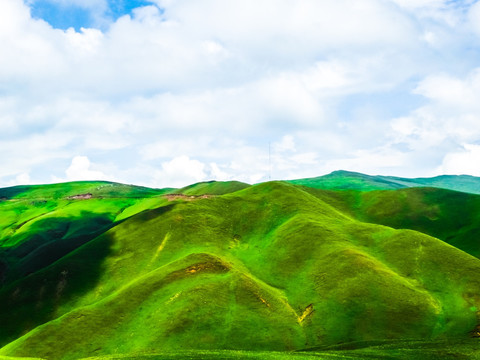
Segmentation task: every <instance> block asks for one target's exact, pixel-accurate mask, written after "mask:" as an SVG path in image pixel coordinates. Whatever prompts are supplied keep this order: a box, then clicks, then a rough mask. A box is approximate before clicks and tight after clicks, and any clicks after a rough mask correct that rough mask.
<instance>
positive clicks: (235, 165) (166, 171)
mask: <svg viewBox="0 0 480 360" xmlns="http://www.w3.org/2000/svg"><path fill="white" fill-rule="evenodd" d="M52 1H53V0H52ZM52 1H51V2H52ZM53 2H55V1H53ZM56 2H57V3H59V4H58V6H63V5H62V4H61V3H62V1H60V0H58V1H56ZM82 4H83V5H82V6H83V10H85V11H91V12H92V14H94V15H95V16H97V17H102V16H104V17H103V18H100V19H99V20H98V24H101V26H100V25H99V26H98V27H96V28H81V29H79V30H78V31H77V30H75V29H74V28H69V29H66V30H62V29H58V28H55V27H54V26H52V25H51V24H49V23H48V22H46V21H45V20H42V19H38V18H34V17H33V16H32V13H31V6H32V3H31V2H30V3H27V2H23V1H22V0H8V1H3V2H0V46H1V48H2V55H0V153H1V154H3V155H2V159H3V161H2V166H1V167H0V186H7V185H14V184H18V183H27V182H28V183H45V182H52V181H65V180H78V179H94V178H95V179H111V180H116V181H121V182H126V183H135V184H141V185H147V186H156V187H167V186H183V185H187V184H189V183H192V182H196V181H202V180H211V179H217V180H228V179H237V180H241V181H246V182H259V181H265V180H268V179H269V178H299V177H307V176H317V175H321V174H324V173H327V172H330V171H333V170H336V169H348V170H355V171H362V172H366V173H372V174H373V173H382V174H392V175H400V176H431V175H436V174H441V173H468V174H474V175H480V169H479V166H478V165H477V163H478V161H479V156H480V151H479V150H478V147H479V145H480V144H479V141H480V125H478V124H480V122H479V117H480V106H479V105H478V104H477V103H478V101H476V99H478V98H479V95H480V94H479V93H480V75H479V74H480V66H479V64H478V61H477V60H478V53H479V51H480V44H479V40H480V29H479V27H478V24H479V23H480V5H479V4H480V3H475V2H472V1H457V2H452V1H446V0H445V1H444V0H422V1H410V0H389V1H384V0H361V1H353V0H327V1H321V2H320V1H314V0H297V1H293V0H282V1H273V0H271V1H270V0H266V1H262V2H260V3H259V2H255V1H251V0H243V1H237V0H232V1H229V2H225V1H221V0H204V1H201V2H197V1H186V0H176V1H166V0H156V1H151V2H150V3H149V4H148V5H147V6H141V7H137V8H135V9H133V10H132V11H131V12H129V13H126V14H125V15H124V16H120V17H118V18H117V19H116V20H112V19H111V18H109V17H108V11H106V10H105V7H108V4H107V3H106V2H103V3H102V6H103V8H101V9H99V7H98V4H100V3H99V2H82Z"/></svg>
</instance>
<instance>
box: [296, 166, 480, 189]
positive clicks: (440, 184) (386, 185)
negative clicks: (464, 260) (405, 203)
mask: <svg viewBox="0 0 480 360" xmlns="http://www.w3.org/2000/svg"><path fill="white" fill-rule="evenodd" d="M288 182H290V183H292V184H296V185H304V186H308V187H312V188H316V189H331V190H367V191H368V190H396V189H404V188H410V187H434V188H441V189H448V190H455V191H463V192H467V193H472V194H480V178H478V177H474V176H470V175H441V176H437V177H433V178H415V179H409V178H401V177H395V176H382V175H376V176H372V175H365V174H361V173H356V172H352V171H344V170H338V171H334V172H332V173H330V174H328V175H324V176H319V177H315V178H307V179H298V180H288Z"/></svg>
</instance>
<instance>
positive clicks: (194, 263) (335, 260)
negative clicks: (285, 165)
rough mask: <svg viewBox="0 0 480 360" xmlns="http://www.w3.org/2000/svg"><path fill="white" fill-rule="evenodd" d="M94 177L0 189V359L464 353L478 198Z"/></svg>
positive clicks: (469, 350)
mask: <svg viewBox="0 0 480 360" xmlns="http://www.w3.org/2000/svg"><path fill="white" fill-rule="evenodd" d="M99 184H100V185H99ZM104 185H105V183H74V184H65V185H64V187H65V188H64V190H62V185H54V186H52V188H49V186H46V187H45V188H44V189H43V190H42V188H37V187H34V188H31V189H23V190H22V191H17V192H15V191H13V190H12V188H10V189H7V190H6V191H5V190H4V189H2V190H0V193H2V191H4V192H3V194H7V195H4V197H6V198H7V200H4V201H2V202H1V203H0V212H2V214H5V215H4V216H2V217H1V220H0V221H2V228H1V231H2V233H1V234H2V237H1V242H0V244H1V247H0V249H1V253H0V256H1V257H0V261H1V264H2V265H0V266H2V268H1V269H2V278H3V286H2V287H1V288H0V304H1V305H2V306H0V324H2V326H1V327H0V346H3V347H2V348H1V350H0V358H1V356H21V357H39V358H45V359H78V358H87V357H96V358H102V357H105V356H116V357H113V358H125V356H127V357H130V358H131V357H132V356H133V355H132V354H137V355H135V357H137V358H155V357H157V358H169V357H168V356H172V357H171V358H178V356H180V355H181V354H182V353H181V352H180V353H178V351H185V350H198V351H197V352H195V353H190V354H191V356H192V357H191V358H201V357H195V356H203V355H202V354H207V355H206V356H207V357H211V358H215V356H217V355H218V356H217V358H248V357H249V356H250V355H251V358H259V357H258V356H260V355H259V354H265V353H264V352H265V351H293V350H301V349H310V350H311V351H310V352H305V353H298V354H297V353H294V354H290V355H291V356H292V357H296V358H305V357H311V356H324V357H325V358H328V357H326V356H327V355H328V356H330V355H331V356H333V357H335V356H337V357H336V358H338V357H339V356H342V357H343V358H362V357H367V356H369V354H377V355H378V356H381V355H382V354H384V355H385V354H387V353H392V351H393V352H395V351H397V350H395V351H394V350H392V349H393V348H395V346H397V348H400V349H403V350H398V351H397V353H398V354H397V355H398V356H404V355H405V356H406V354H407V355H408V354H409V355H410V356H412V354H413V353H412V352H411V351H410V350H412V351H414V349H415V346H416V345H415V344H420V343H419V341H421V342H423V343H422V344H424V345H422V346H423V347H422V346H421V347H420V348H421V349H420V350H419V349H418V346H417V352H416V353H415V354H420V355H422V354H423V355H422V356H427V355H428V356H430V355H432V354H436V355H435V356H437V357H438V356H439V354H441V351H444V353H448V351H454V352H455V353H456V354H457V355H458V356H464V355H465V354H466V355H467V356H476V351H477V348H476V347H475V344H477V343H473V342H471V339H470V336H471V335H472V334H474V333H475V331H474V330H475V329H476V327H477V325H480V295H479V294H480V277H479V276H478V273H480V260H479V259H478V258H476V257H475V256H472V255H471V254H473V255H475V254H476V253H475V251H476V250H475V249H476V247H475V242H474V241H473V240H470V239H471V234H473V231H474V229H475V228H476V224H477V218H476V216H475V214H474V213H471V212H474V210H475V209H476V208H477V205H478V204H479V203H478V199H477V196H475V195H470V194H462V193H456V192H449V191H438V193H437V192H434V191H432V190H429V189H405V190H399V191H372V192H359V191H347V192H335V191H325V190H316V189H313V188H308V187H301V186H297V185H293V184H288V183H285V182H269V183H263V184H258V185H253V186H248V185H246V184H239V183H200V184H196V185H194V186H192V187H189V188H186V189H181V190H172V189H166V190H152V189H145V188H138V189H137V188H135V187H129V188H128V189H127V188H122V186H121V185H118V184H114V185H112V186H111V187H110V188H111V190H112V192H111V193H109V192H108V191H106V190H105V191H103V192H101V190H102V186H104ZM117 187H120V188H117ZM237 189H238V191H235V190H237ZM17 190H18V189H17ZM95 191H97V192H95ZM122 191H123V193H122ZM415 191H417V192H415ZM100 193H101V194H102V195H100ZM171 193H176V194H180V193H183V194H185V195H187V194H188V195H192V196H193V195H216V196H204V197H194V198H193V199H192V198H188V199H187V198H184V197H181V196H178V197H172V196H171V195H170V194H171ZM85 194H92V196H82V197H78V196H77V197H75V195H85ZM122 194H123V195H122ZM458 194H460V195H458ZM39 199H41V200H39ZM36 201H42V202H41V203H40V204H38V205H36V203H35V202H36ZM400 204H401V205H400ZM451 207H452V209H451V210H450V208H451ZM412 209H416V210H417V213H415V212H412ZM462 211H464V213H462ZM454 213H455V214H456V218H454V219H450V217H451V216H452V214H454ZM470 213H471V214H470ZM467 214H469V216H467ZM422 216H423V217H422ZM424 217H425V219H430V220H431V221H434V220H432V219H440V220H439V223H438V224H437V225H438V226H435V223H431V222H429V221H430V220H429V221H427V220H425V219H424ZM447 219H448V220H449V221H450V222H449V223H448V222H447ZM417 220H418V221H417ZM455 224H458V226H459V227H461V228H462V229H463V228H468V226H470V230H471V231H472V232H471V233H468V231H467V230H465V231H464V233H462V232H461V231H457V232H455ZM404 225H405V226H404ZM406 225H408V226H406ZM409 229H410V230H409ZM457 230H458V228H457ZM449 234H450V235H453V236H454V237H455V236H456V237H455V241H456V242H457V243H462V242H467V241H470V243H469V244H470V245H471V247H472V249H473V250H472V251H470V253H471V254H468V253H467V252H465V251H462V250H460V249H459V248H457V247H455V246H452V245H450V244H448V243H446V242H445V241H442V240H440V239H439V238H437V237H441V236H448V235H449ZM432 235H433V236H432ZM434 236H436V237H434ZM450 240H452V239H450ZM455 241H453V240H452V241H450V242H451V243H452V244H453V243H455ZM454 245H455V244H454ZM457 245H458V244H457ZM470 245H469V246H470ZM405 339H408V340H409V341H410V342H409V343H408V344H410V345H407V347H409V348H410V350H405V349H404V347H405V343H399V342H398V341H405ZM414 340H415V341H414ZM472 340H473V341H474V340H477V339H472ZM392 341H393V343H394V344H396V345H391V344H393V343H392ZM452 341H453V342H452ZM446 342H447V343H446ZM345 343H349V344H351V345H350V346H351V347H354V348H358V349H357V350H355V351H357V352H356V353H352V352H351V351H347V350H346V349H345V348H338V345H336V344H345ZM463 343H465V344H467V345H465V347H461V346H458V345H455V344H463ZM389 344H390V345H389ZM402 344H403V345H402ZM428 344H437V345H428ZM439 344H440V345H439ZM445 344H447V345H445ZM452 344H453V345H452ZM366 345H368V347H366ZM331 346H337V348H331ZM429 346H437V350H438V351H437V352H436V353H435V351H430V350H428V349H429ZM389 347H390V348H389ZM452 349H455V350H452ZM220 350H222V351H224V350H225V351H226V350H232V351H230V352H228V351H227V352H225V351H224V352H221V351H220ZM233 350H235V351H255V352H254V353H249V352H235V351H233ZM219 351H220V352H219ZM329 351H334V353H333V355H332V354H330V353H329ZM409 351H410V352H409ZM142 354H144V355H142ZM148 354H152V355H148ZM155 354H157V355H155ZM162 354H163V355H162ZM168 354H170V355H168ZM178 354H180V355H178ZM195 354H196V355H195ZM215 354H217V355H215ZM267 354H270V355H265V356H264V357H263V358H268V356H272V358H274V357H273V356H274V354H276V353H267ZM329 354H330V355H329ZM402 354H403V355H402ZM183 355H185V353H183ZM284 355H285V356H287V354H283V355H278V356H279V357H278V358H281V356H284ZM290 355H288V356H290ZM420 355H418V356H420ZM188 356H190V355H188ZM222 356H223V357H222ZM229 356H231V357H229ZM352 356H353V357H352ZM355 356H356V357H355ZM415 356H417V355H415ZM432 356H433V355H432ZM426 358H428V357H426Z"/></svg>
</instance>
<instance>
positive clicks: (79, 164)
mask: <svg viewBox="0 0 480 360" xmlns="http://www.w3.org/2000/svg"><path fill="white" fill-rule="evenodd" d="M90 167H91V163H90V160H89V159H88V157H86V156H75V157H74V158H73V159H72V163H71V164H70V166H69V167H68V169H67V170H65V175H66V176H67V180H68V181H78V180H106V179H107V178H108V177H107V176H106V175H105V174H104V173H103V172H101V171H99V170H92V169H91V168H90ZM110 180H112V179H111V178H110Z"/></svg>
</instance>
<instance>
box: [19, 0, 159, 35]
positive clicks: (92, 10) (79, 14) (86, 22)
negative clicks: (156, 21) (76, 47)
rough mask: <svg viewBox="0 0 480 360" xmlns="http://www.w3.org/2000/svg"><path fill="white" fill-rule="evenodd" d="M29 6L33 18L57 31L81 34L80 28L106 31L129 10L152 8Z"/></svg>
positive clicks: (141, 0) (138, 2)
mask: <svg viewBox="0 0 480 360" xmlns="http://www.w3.org/2000/svg"><path fill="white" fill-rule="evenodd" d="M29 4H30V8H31V14H32V17H33V18H36V19H43V20H45V21H47V22H48V23H49V24H50V25H52V26H53V27H54V28H57V29H63V30H66V29H68V28H70V27H73V28H74V29H75V30H76V31H80V29H81V28H82V27H83V28H91V27H94V28H100V29H105V28H106V26H107V25H108V23H110V22H113V21H116V20H117V19H118V18H119V17H121V16H124V15H130V14H131V12H132V10H134V9H136V8H138V7H142V6H147V5H152V2H151V1H145V0H135V1H123V0H114V1H103V0H96V1H88V0H87V1H60V0H31V1H30V2H29Z"/></svg>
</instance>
